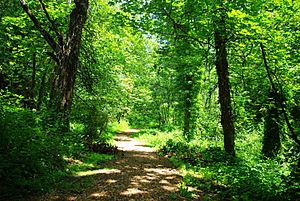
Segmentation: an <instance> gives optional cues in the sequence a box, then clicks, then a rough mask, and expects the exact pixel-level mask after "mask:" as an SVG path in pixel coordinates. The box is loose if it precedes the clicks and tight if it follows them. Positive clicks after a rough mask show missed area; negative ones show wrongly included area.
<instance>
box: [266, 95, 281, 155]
mask: <svg viewBox="0 0 300 201" xmlns="http://www.w3.org/2000/svg"><path fill="white" fill-rule="evenodd" d="M269 99H270V102H269V104H268V108H267V115H266V117H265V128H264V140H263V148H262V152H263V154H264V156H265V157H274V156H276V155H277V153H278V151H279V149H280V145H281V143H280V132H279V131H280V127H279V122H280V117H279V111H278V107H279V106H278V104H277V105H276V92H274V91H272V90H271V92H270V93H269Z"/></svg>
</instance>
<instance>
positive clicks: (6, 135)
mask: <svg viewBox="0 0 300 201" xmlns="http://www.w3.org/2000/svg"><path fill="white" fill-rule="evenodd" d="M0 101H3V100H0ZM0 108H1V109H0V110H1V118H0V127H1V132H0V139H1V141H0V143H1V145H0V195H1V196H2V197H1V198H3V199H5V198H6V197H8V196H10V199H11V196H12V195H16V196H17V195H23V194H27V193H32V192H37V191H44V190H47V187H48V186H50V185H51V184H54V183H55V179H57V178H58V177H57V174H60V172H61V171H60V170H62V169H64V166H65V162H64V160H63V159H62V156H61V146H60V140H59V139H58V138H57V137H55V136H54V135H51V134H48V135H45V134H44V133H45V132H43V130H42V129H41V124H42V122H41V119H42V118H41V115H40V114H38V113H37V112H33V111H30V110H26V109H21V108H19V107H17V106H13V105H11V104H10V102H9V101H7V102H6V103H3V102H0Z"/></svg>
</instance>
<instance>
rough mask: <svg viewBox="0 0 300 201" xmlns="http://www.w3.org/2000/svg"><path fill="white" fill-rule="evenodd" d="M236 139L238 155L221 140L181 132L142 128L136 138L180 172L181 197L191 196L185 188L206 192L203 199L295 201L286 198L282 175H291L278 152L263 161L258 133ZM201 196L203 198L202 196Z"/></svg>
mask: <svg viewBox="0 0 300 201" xmlns="http://www.w3.org/2000/svg"><path fill="white" fill-rule="evenodd" d="M241 136H242V137H240V138H238V139H236V150H237V157H236V158H232V157H231V156H228V155H226V154H225V152H224V150H223V148H222V144H223V143H222V140H221V139H220V140H219V141H212V140H209V139H201V138H197V139H195V140H193V141H192V142H189V143H188V142H186V141H185V140H184V139H183V138H182V137H181V133H180V132H178V131H177V132H176V131H175V132H167V133H166V132H160V131H158V130H142V131H141V132H139V133H137V134H136V135H135V137H136V138H137V139H138V140H142V141H143V142H146V143H147V144H148V145H150V146H152V147H155V148H156V149H157V151H158V152H159V153H160V154H161V155H164V156H166V157H168V158H170V160H171V161H172V162H173V164H174V165H176V166H177V167H178V168H179V169H180V170H181V172H182V175H183V177H184V178H183V183H182V185H181V186H180V192H181V193H182V196H185V197H187V198H191V197H193V195H192V193H191V192H190V191H189V190H188V187H189V186H191V187H194V188H196V189H198V190H201V191H202V192H204V194H206V195H207V196H206V198H205V199H206V200H247V201H248V200H282V199H283V198H284V200H294V199H295V198H294V197H289V195H287V193H285V192H286V191H287V188H288V187H287V186H286V184H285V183H284V179H283V178H284V177H286V176H288V175H289V174H291V169H290V168H289V164H287V163H286V162H283V160H282V157H284V156H283V155H280V156H279V157H278V158H276V159H273V160H270V159H269V160H264V159H262V156H261V154H260V152H261V146H262V145H261V142H262V139H261V136H262V134H261V133H259V132H256V133H255V132H253V133H244V134H241ZM203 199H204V198H203Z"/></svg>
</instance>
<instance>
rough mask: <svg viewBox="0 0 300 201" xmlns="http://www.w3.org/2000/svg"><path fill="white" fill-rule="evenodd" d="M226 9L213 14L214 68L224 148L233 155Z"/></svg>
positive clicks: (232, 122) (220, 9) (221, 8)
mask: <svg viewBox="0 0 300 201" xmlns="http://www.w3.org/2000/svg"><path fill="white" fill-rule="evenodd" d="M226 15H227V13H226V10H225V8H224V7H223V6H222V7H220V8H219V9H217V10H216V15H215V20H214V22H215V30H214V38H215V50H216V69H217V75H218V86H219V101H220V106H221V124H222V127H223V132H224V148H225V151H226V152H227V153H230V154H232V155H235V151H234V132H235V130H234V121H233V116H232V107H231V98H230V85H229V72H228V60H227V49H226V48H227V47H226V43H227V33H226V21H225V20H226Z"/></svg>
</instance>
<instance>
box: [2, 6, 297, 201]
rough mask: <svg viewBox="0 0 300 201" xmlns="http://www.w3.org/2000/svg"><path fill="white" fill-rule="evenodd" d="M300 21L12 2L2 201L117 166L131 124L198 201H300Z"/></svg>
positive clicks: (205, 9)
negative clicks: (122, 135) (119, 137)
mask: <svg viewBox="0 0 300 201" xmlns="http://www.w3.org/2000/svg"><path fill="white" fill-rule="evenodd" d="M299 11H300V2H299V1H294V0H257V1H250V0H237V1H232V0H226V1H223V0H214V1H210V0H205V1H201V0H185V1H180V0H150V1H144V0H136V1H118V0H73V1H71V0H68V1H67V0H48V1H43V0H19V1H0V40H1V46H0V129H1V130H0V200H8V199H14V198H16V199H18V198H20V197H22V196H24V195H26V196H28V195H37V194H43V193H46V192H50V191H51V190H53V188H54V186H57V185H59V184H61V183H64V181H65V180H66V179H68V178H69V176H70V175H73V174H75V173H76V172H78V171H82V170H90V169H93V168H97V166H96V165H95V164H98V163H101V162H103V161H105V160H111V159H112V158H114V155H115V154H116V149H115V146H114V142H113V136H114V135H115V134H116V133H117V132H119V131H121V130H122V129H124V128H125V127H127V126H128V125H129V126H130V127H133V128H143V129H144V130H142V131H141V132H139V133H138V134H137V135H136V137H137V138H139V139H141V140H144V141H146V142H147V143H149V145H152V146H154V147H156V148H157V150H158V153H160V154H162V155H163V156H166V157H168V158H170V160H171V161H172V162H173V163H174V164H175V165H177V167H178V168H179V169H181V170H182V172H183V176H184V178H183V181H182V184H181V186H180V192H181V194H182V195H183V196H185V197H187V198H191V199H192V197H193V195H192V192H190V191H189V188H188V187H191V186H192V187H194V188H197V189H199V190H202V191H204V192H205V191H209V192H214V193H215V194H216V196H215V197H213V198H211V197H206V198H205V199H208V200H210V199H212V200H216V199H218V200H297V199H300V194H299V192H300V191H299V187H300V184H299V181H300V177H299V174H300V173H299V166H300V152H299V149H300V147H299V144H300V134H299V133H300V43H299V41H300V26H299V24H300V12H299ZM77 160H81V161H84V162H83V163H81V165H78V164H77V163H74V161H77ZM85 182H87V183H89V182H90V181H85ZM62 185H64V188H74V186H67V185H66V184H62Z"/></svg>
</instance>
